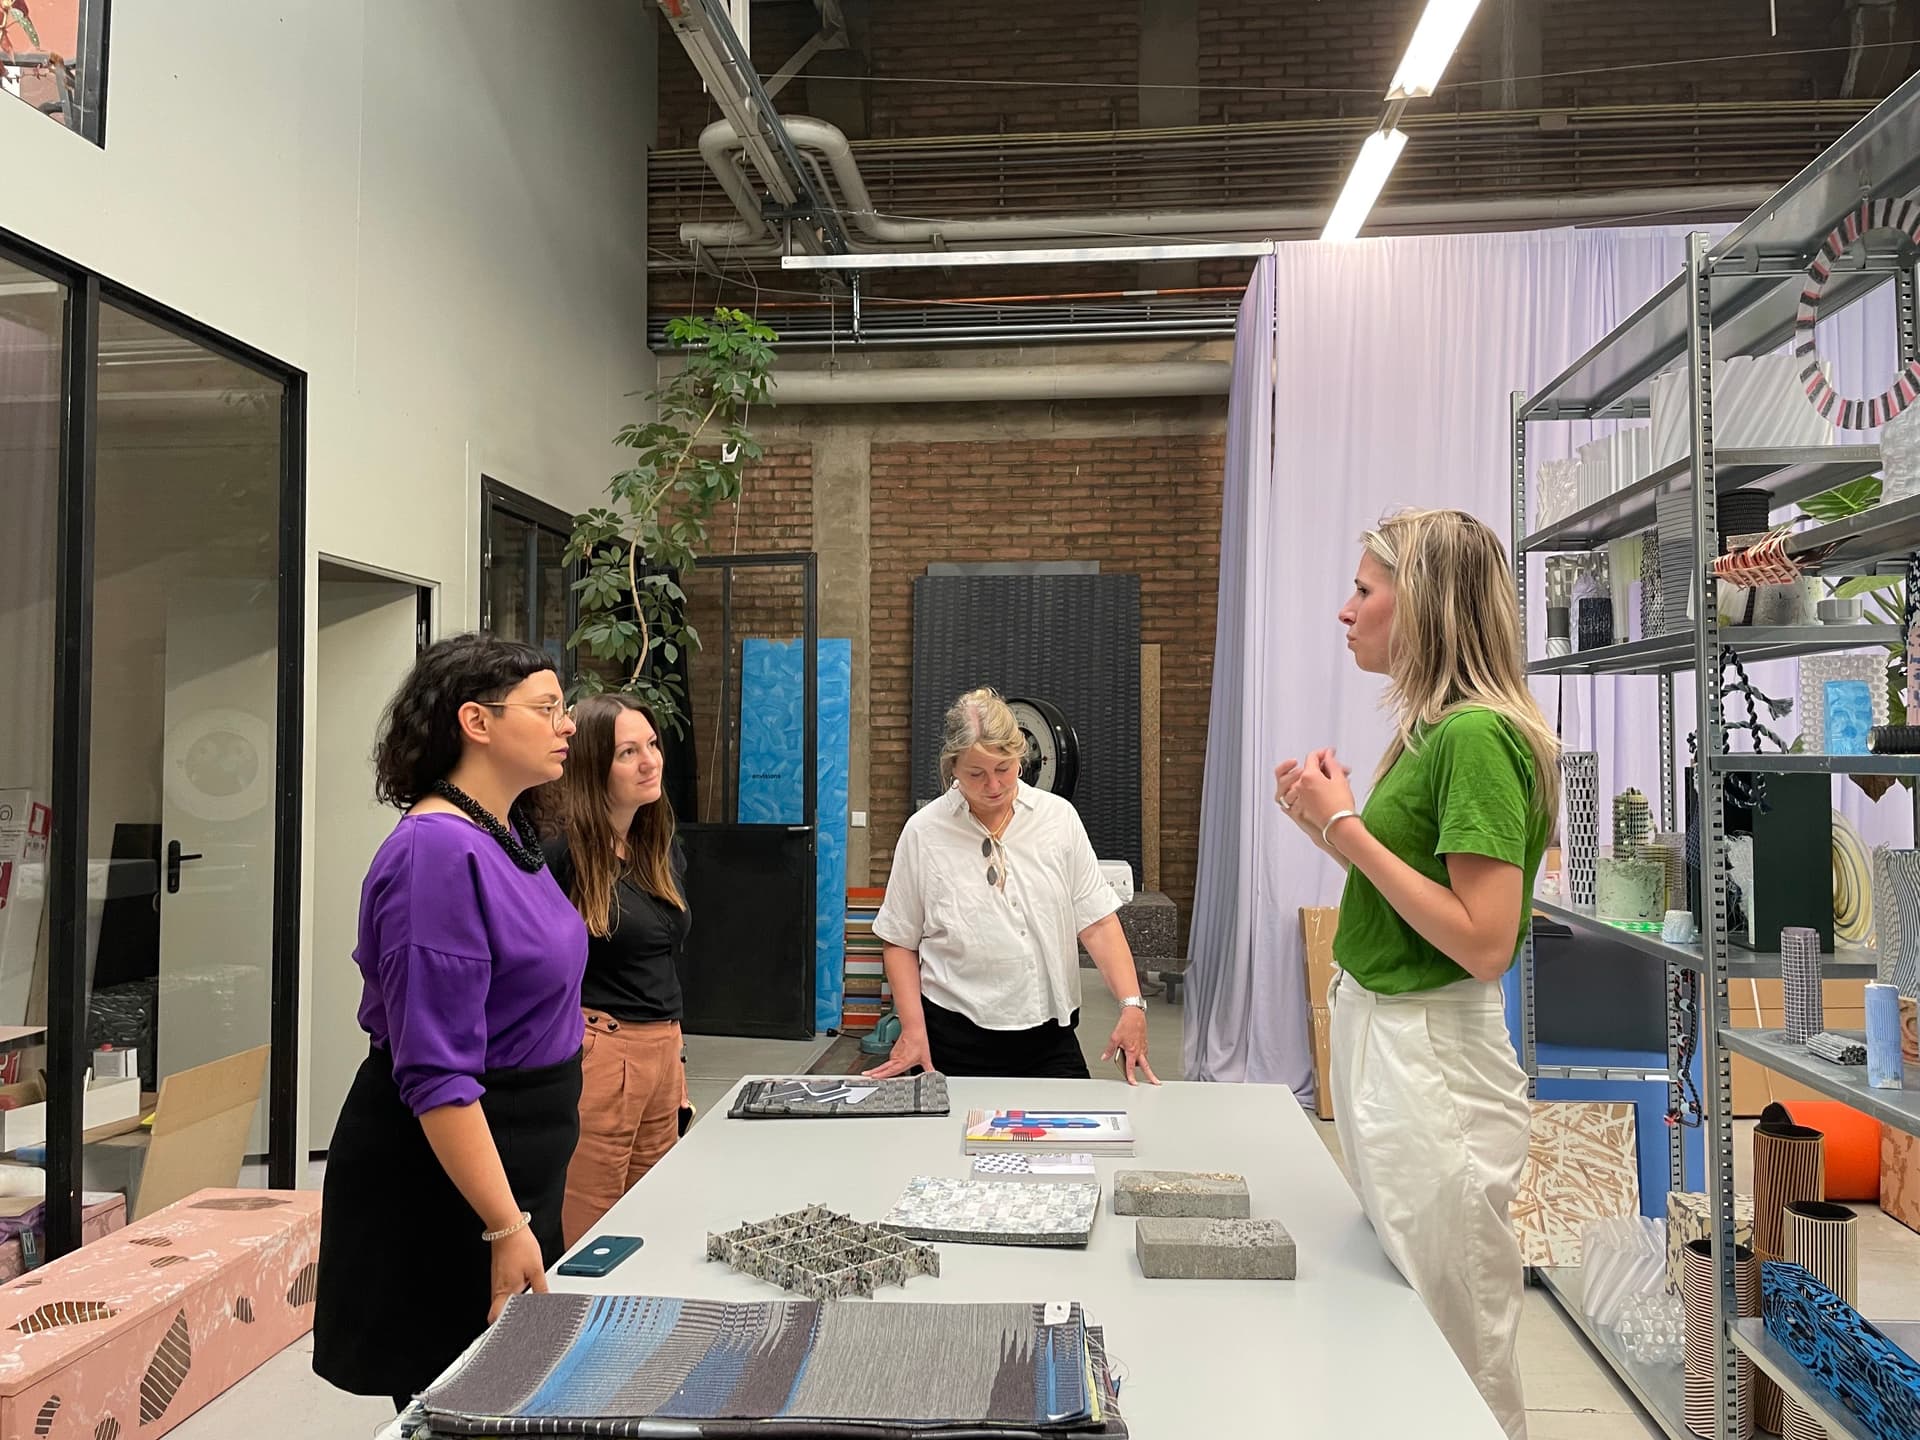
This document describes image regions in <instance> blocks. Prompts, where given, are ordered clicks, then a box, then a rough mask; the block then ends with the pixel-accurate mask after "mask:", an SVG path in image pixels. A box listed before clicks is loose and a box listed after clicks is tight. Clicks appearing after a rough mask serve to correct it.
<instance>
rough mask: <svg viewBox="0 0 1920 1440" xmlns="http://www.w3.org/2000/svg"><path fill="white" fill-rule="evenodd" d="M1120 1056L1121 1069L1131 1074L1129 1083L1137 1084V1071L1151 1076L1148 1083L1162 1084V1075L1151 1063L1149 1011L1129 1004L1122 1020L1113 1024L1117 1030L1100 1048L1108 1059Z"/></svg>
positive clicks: (1101, 1054)
mask: <svg viewBox="0 0 1920 1440" xmlns="http://www.w3.org/2000/svg"><path fill="white" fill-rule="evenodd" d="M1116 1056H1117V1057H1119V1058H1118V1062H1117V1063H1118V1064H1119V1066H1120V1069H1121V1072H1122V1073H1123V1074H1125V1075H1126V1077H1127V1084H1129V1085H1137V1084H1139V1083H1140V1082H1139V1081H1137V1080H1136V1079H1134V1071H1135V1070H1136V1069H1138V1071H1139V1072H1140V1073H1141V1074H1142V1075H1145V1076H1146V1077H1147V1083H1148V1084H1150V1085H1158V1084H1159V1083H1160V1077H1159V1076H1158V1075H1155V1074H1154V1073H1153V1067H1152V1066H1151V1065H1149V1064H1147V1012H1146V1011H1144V1010H1142V1009H1140V1008H1139V1007H1138V1006H1133V1005H1129V1006H1127V1007H1125V1008H1124V1009H1122V1010H1121V1012H1120V1023H1119V1024H1118V1025H1115V1026H1114V1027H1113V1034H1112V1036H1110V1037H1109V1038H1108V1040H1107V1048H1106V1049H1105V1050H1102V1051H1101V1052H1100V1059H1101V1060H1102V1061H1103V1062H1104V1061H1107V1060H1113V1059H1114V1058H1115V1057H1116Z"/></svg>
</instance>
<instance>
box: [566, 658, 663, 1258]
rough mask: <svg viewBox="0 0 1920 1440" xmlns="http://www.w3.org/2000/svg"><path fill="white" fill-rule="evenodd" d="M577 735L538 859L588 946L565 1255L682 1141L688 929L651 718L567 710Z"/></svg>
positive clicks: (593, 707) (645, 713)
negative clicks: (550, 834) (681, 966)
mask: <svg viewBox="0 0 1920 1440" xmlns="http://www.w3.org/2000/svg"><path fill="white" fill-rule="evenodd" d="M573 721H574V725H575V726H576V730H575V733H574V737H573V742H572V749H571V752H570V753H569V755H568V757H567V768H566V773H565V774H564V775H563V776H562V777H561V780H560V783H559V786H558V787H557V788H558V790H559V795H558V796H557V797H556V803H553V804H552V805H551V807H550V808H554V809H557V810H558V812H559V813H558V815H557V817H556V818H557V820H558V823H559V826H560V833H559V835H558V836H557V838H555V839H553V840H550V841H549V842H548V846H547V857H548V861H549V863H550V864H551V865H552V866H553V875H554V878H555V879H556V880H558V881H559V882H560V888H561V889H562V890H564V891H566V893H567V897H568V898H569V899H570V900H572V901H573V904H574V908H575V909H577V910H578V911H579V912H580V915H581V918H582V919H584V920H585V921H586V922H587V932H588V940H587V972H586V978H585V979H584V981H583V982H582V984H581V987H580V1005H581V1008H582V1009H583V1010H584V1011H585V1012H586V1041H585V1044H584V1048H583V1049H582V1051H581V1068H582V1072H583V1074H582V1082H581V1092H580V1143H579V1144H578V1146H576V1147H575V1149H574V1152H573V1163H572V1165H571V1166H570V1167H569V1168H568V1170H567V1198H566V1203H565V1205H564V1207H563V1208H562V1212H561V1226H562V1229H563V1230H564V1232H565V1235H566V1242H567V1244H568V1245H573V1244H574V1243H576V1242H577V1241H579V1240H580V1239H582V1238H583V1237H584V1236H586V1234H587V1233H588V1232H589V1231H590V1230H592V1229H593V1227H594V1226H595V1225H596V1224H598V1223H599V1221H600V1217H601V1216H603V1215H605V1214H606V1213H607V1211H608V1210H610V1209H612V1208H613V1204H614V1202H615V1201H616V1200H618V1199H619V1198H620V1197H621V1196H622V1195H624V1194H626V1193H627V1191H628V1190H630V1189H632V1188H633V1186H634V1185H635V1184H636V1183H638V1181H639V1180H640V1177H641V1176H643V1175H645V1174H646V1173H647V1171H649V1170H651V1169H652V1168H653V1167H654V1166H655V1165H656V1164H658V1163H659V1161H660V1157H661V1156H663V1155H665V1154H666V1153H667V1151H668V1150H670V1149H672V1148H673V1142H674V1140H675V1139H677V1138H678V1135H679V1118H680V1111H681V1108H682V1107H683V1106H684V1105H685V1104H686V1095H687V1089H686V1067H685V1066H684V1065H683V1064H682V1063H681V1057H680V976H679V971H678V969H677V968H676V967H677V962H678V960H679V956H680V949H681V946H682V945H684V944H685V943H686V938H687V930H688V928H689V927H690V924H691V917H690V916H689V914H688V912H687V901H686V893H685V891H684V890H683V888H682V886H681V879H682V876H683V874H684V872H685V862H684V860H683V859H682V857H681V854H680V851H679V847H678V846H677V845H676V844H675V843H674V838H673V830H674V821H673V806H672V805H671V804H669V803H668V801H667V798H666V795H665V794H664V793H663V791H662V789H661V770H662V755H661V750H660V731H659V727H658V726H657V725H656V724H655V723H654V717H653V714H652V712H651V711H649V710H648V709H647V707H646V706H645V705H643V704H641V703H640V701H638V700H636V699H634V698H633V697H632V696H631V695H617V694H616V695H594V696H590V697H588V698H587V699H585V700H582V701H581V702H580V703H579V704H578V705H576V706H574V709H573Z"/></svg>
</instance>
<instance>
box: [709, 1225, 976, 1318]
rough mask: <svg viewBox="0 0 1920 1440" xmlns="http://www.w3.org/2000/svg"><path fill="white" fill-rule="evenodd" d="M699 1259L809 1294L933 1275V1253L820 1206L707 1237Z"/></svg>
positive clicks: (823, 1295)
mask: <svg viewBox="0 0 1920 1440" xmlns="http://www.w3.org/2000/svg"><path fill="white" fill-rule="evenodd" d="M707 1259H709V1260H724V1261H726V1263H727V1264H729V1265H731V1266H732V1267H733V1268H734V1269H736V1270H738V1271H739V1272H740V1273H741V1274H743V1275H751V1276H753V1277H754V1278H755V1279H758V1280H765V1281H766V1282H767V1283H768V1284H770V1285H778V1286H779V1287H780V1288H781V1289H782V1290H791V1291H793V1292H794V1293H795V1294H796V1295H805V1296H806V1297H807V1298H808V1299H810V1300H838V1299H842V1298H844V1297H845V1296H848V1295H871V1294H873V1292H874V1291H875V1290H876V1289H877V1288H879V1287H880V1286H882V1285H904V1284H906V1283H907V1281H908V1280H910V1279H911V1278H912V1277H914V1276H915V1275H938V1274H939V1273H940V1256H939V1254H938V1252H936V1251H934V1250H932V1249H930V1248H929V1247H927V1246H925V1245H915V1244H912V1243H911V1242H909V1241H906V1240H903V1239H901V1238H900V1237H899V1236H898V1235H895V1234H893V1233H892V1232H891V1231H888V1230H882V1229H881V1228H880V1227H879V1226H877V1225H863V1224H861V1223H860V1222H859V1221H858V1220H854V1219H852V1218H850V1217H849V1216H846V1215H842V1214H840V1213H839V1212H838V1211H834V1210H828V1209H826V1208H825V1207H823V1206H820V1205H810V1206H808V1207H807V1208H806V1209H804V1210H795V1211H793V1212H792V1213H791V1214H788V1215H776V1216H774V1217H773V1219H771V1220H764V1221H761V1222H760V1223H758V1224H753V1225H742V1226H741V1227H740V1228H739V1229H737V1230H729V1231H727V1232H726V1234H724V1235H709V1236H707Z"/></svg>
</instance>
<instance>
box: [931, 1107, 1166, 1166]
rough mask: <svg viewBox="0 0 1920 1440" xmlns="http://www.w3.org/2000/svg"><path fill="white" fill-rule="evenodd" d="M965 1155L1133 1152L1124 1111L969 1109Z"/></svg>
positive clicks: (1131, 1127)
mask: <svg viewBox="0 0 1920 1440" xmlns="http://www.w3.org/2000/svg"><path fill="white" fill-rule="evenodd" d="M966 1148H967V1154H969V1155H1013V1154H1026V1155H1087V1156H1092V1157H1094V1158H1095V1159H1100V1158H1103V1157H1108V1156H1114V1155H1131V1154H1133V1125H1132V1123H1131V1122H1130V1121H1129V1120H1128V1119H1127V1112H1126V1111H1124V1110H969V1111H968V1112H967V1147H966Z"/></svg>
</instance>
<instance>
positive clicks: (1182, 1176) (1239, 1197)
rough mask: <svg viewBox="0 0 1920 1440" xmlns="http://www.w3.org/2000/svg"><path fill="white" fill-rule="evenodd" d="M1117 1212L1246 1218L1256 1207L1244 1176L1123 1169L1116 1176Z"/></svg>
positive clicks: (1209, 1218) (1205, 1172) (1115, 1205)
mask: <svg viewBox="0 0 1920 1440" xmlns="http://www.w3.org/2000/svg"><path fill="white" fill-rule="evenodd" d="M1113 1213H1114V1214H1116V1215H1156V1216H1191V1217H1195V1218H1199V1219H1208V1220H1244V1219H1246V1218H1247V1216H1249V1215H1251V1214H1252V1213H1253V1208H1252V1204H1251V1201H1250V1199H1249V1196H1248V1194H1247V1182H1246V1179H1245V1178H1244V1177H1243V1176H1239V1175H1227V1174H1222V1173H1219V1172H1217V1171H1193V1170H1122V1171H1121V1172H1120V1173H1119V1174H1118V1175H1115V1176H1114V1177H1113Z"/></svg>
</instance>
